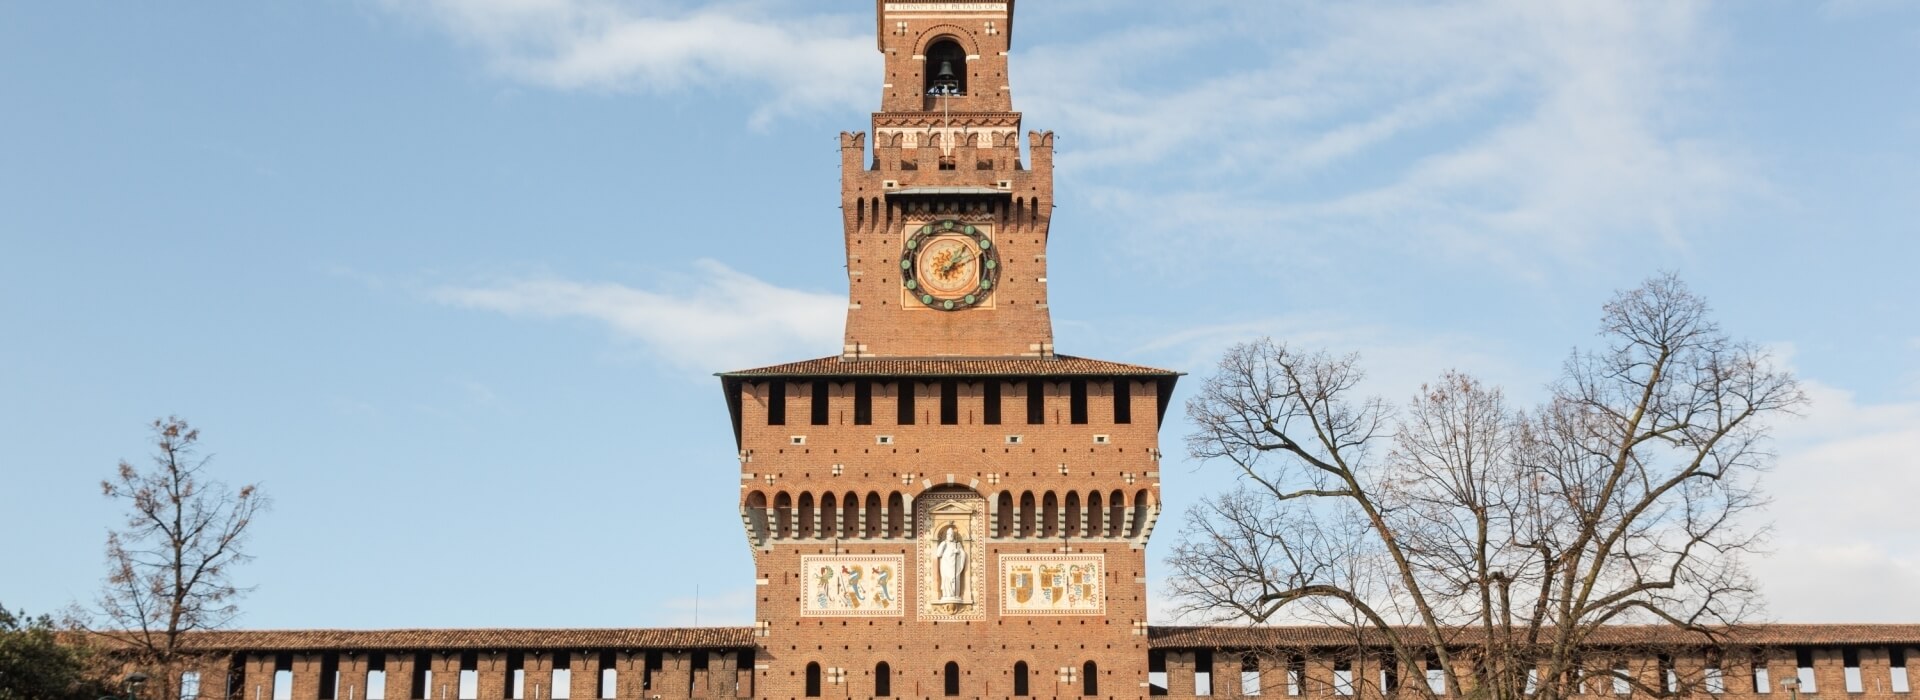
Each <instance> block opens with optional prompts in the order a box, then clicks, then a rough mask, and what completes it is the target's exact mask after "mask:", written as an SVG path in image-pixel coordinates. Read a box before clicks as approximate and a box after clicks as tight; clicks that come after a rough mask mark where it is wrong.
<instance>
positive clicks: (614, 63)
mask: <svg viewBox="0 0 1920 700" xmlns="http://www.w3.org/2000/svg"><path fill="white" fill-rule="evenodd" d="M383 4H384V6H386V7H388V8H389V9H391V10H394V11H398V12H401V13H403V14H407V15H411V16H414V17H417V18H420V19H422V20H424V21H426V22H429V23H431V24H432V25H434V26H437V27H439V28H441V29H443V30H445V31H446V32H448V33H450V34H451V35H453V36H454V37H455V38H456V39H458V40H460V41H462V42H464V43H467V44H469V45H472V46H475V47H477V48H479V49H480V50H481V51H483V52H484V53H485V55H486V58H487V61H488V62H489V64H490V65H491V66H492V67H493V68H494V69H495V70H497V71H499V72H500V73H501V74H503V75H505V76H508V77H510V78H512V79H515V80H519V81H523V82H526V83H528V84H532V85H537V86H542V87H547V88H553V89H559V90H606V91H656V92H658V91H676V90H683V89H693V88H698V89H715V88H719V89H737V90H741V91H751V92H754V93H758V94H761V95H764V99H763V100H760V106H759V107H758V108H757V109H756V111H755V113H754V115H753V121H754V122H755V123H756V124H765V123H766V122H767V121H768V120H770V119H772V118H774V117H776V116H781V115H784V114H791V113H796V112H806V111H811V110H818V109H826V108H839V107H852V106H856V105H864V103H865V102H867V101H871V100H873V99H875V98H876V95H877V94H878V93H877V86H876V85H875V84H874V83H875V82H876V79H877V78H878V77H879V74H880V71H879V65H878V64H879V56H878V54H877V53H876V52H875V50H874V44H873V38H872V35H871V34H872V31H873V25H872V22H871V19H870V18H861V17H858V16H855V15H819V14H805V13H782V12H777V11H776V8H775V7H774V6H772V5H770V4H768V3H758V4H747V3H730V4H721V5H718V6H709V7H702V8H699V9H685V10H682V9H677V8H674V7H671V6H669V5H668V4H666V3H646V4H644V5H643V6H640V7H636V6H635V5H634V4H631V3H619V2H613V1H611V0H384V2H383ZM642 7H644V9H642Z"/></svg>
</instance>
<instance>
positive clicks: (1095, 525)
mask: <svg viewBox="0 0 1920 700" xmlns="http://www.w3.org/2000/svg"><path fill="white" fill-rule="evenodd" d="M1106 517H1107V511H1106V509H1105V508H1103V507H1102V506H1101V505H1100V492H1099V491H1093V492H1090V493H1088V494H1087V524H1086V528H1085V529H1086V531H1087V532H1086V536H1088V537H1106V536H1107V529H1106V526H1105V524H1104V521H1105V519H1106Z"/></svg>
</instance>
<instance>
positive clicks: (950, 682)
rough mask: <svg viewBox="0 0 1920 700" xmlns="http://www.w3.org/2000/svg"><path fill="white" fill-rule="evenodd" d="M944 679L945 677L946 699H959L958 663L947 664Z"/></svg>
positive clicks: (949, 662)
mask: <svg viewBox="0 0 1920 700" xmlns="http://www.w3.org/2000/svg"><path fill="white" fill-rule="evenodd" d="M946 677H947V687H946V695H947V697H950V698H955V697H960V664H959V663H958V662H954V661H948V662H947V669H946Z"/></svg>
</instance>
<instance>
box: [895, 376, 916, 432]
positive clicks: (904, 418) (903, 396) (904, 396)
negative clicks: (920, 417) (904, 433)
mask: <svg viewBox="0 0 1920 700" xmlns="http://www.w3.org/2000/svg"><path fill="white" fill-rule="evenodd" d="M914 390H915V385H914V383H913V382H900V391H899V393H900V399H899V400H898V401H895V402H894V405H895V406H896V407H897V408H898V410H896V411H894V413H895V415H894V422H896V423H899V424H900V425H913V413H914V411H913V393H914Z"/></svg>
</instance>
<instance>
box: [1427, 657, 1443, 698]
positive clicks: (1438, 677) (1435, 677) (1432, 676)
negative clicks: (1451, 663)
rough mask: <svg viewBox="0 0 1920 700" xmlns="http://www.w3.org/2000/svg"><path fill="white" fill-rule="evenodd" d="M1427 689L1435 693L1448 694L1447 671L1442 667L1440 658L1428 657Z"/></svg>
mask: <svg viewBox="0 0 1920 700" xmlns="http://www.w3.org/2000/svg"><path fill="white" fill-rule="evenodd" d="M1427 690H1429V691H1432V692H1433V694H1434V695H1446V694H1447V671H1446V669H1443V668H1441V667H1440V658H1439V657H1437V656H1430V657H1427Z"/></svg>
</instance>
